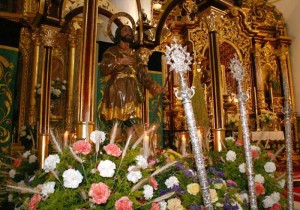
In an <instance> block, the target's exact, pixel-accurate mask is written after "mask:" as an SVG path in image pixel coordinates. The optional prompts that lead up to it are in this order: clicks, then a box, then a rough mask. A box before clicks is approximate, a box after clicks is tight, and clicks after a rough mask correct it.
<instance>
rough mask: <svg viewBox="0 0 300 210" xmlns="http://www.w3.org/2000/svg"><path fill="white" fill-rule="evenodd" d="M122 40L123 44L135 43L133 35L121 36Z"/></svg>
mask: <svg viewBox="0 0 300 210" xmlns="http://www.w3.org/2000/svg"><path fill="white" fill-rule="evenodd" d="M121 40H122V41H123V42H128V43H132V42H133V37H132V36H131V35H127V36H121Z"/></svg>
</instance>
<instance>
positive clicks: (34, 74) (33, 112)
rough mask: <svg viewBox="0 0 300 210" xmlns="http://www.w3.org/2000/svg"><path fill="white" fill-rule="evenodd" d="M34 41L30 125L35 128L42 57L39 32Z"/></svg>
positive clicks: (35, 33)
mask: <svg viewBox="0 0 300 210" xmlns="http://www.w3.org/2000/svg"><path fill="white" fill-rule="evenodd" d="M32 40H33V61H32V76H31V81H32V83H31V87H30V93H29V94H30V101H29V117H28V119H29V124H30V125H32V126H34V125H36V97H35V89H36V84H37V78H38V70H39V57H40V46H41V37H40V34H39V32H34V33H33V34H32Z"/></svg>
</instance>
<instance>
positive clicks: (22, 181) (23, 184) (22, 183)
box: [17, 180, 26, 187]
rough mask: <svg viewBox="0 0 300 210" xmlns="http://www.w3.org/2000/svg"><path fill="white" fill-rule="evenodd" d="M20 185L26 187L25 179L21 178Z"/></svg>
mask: <svg viewBox="0 0 300 210" xmlns="http://www.w3.org/2000/svg"><path fill="white" fill-rule="evenodd" d="M17 185H18V187H26V184H25V182H24V180H21V181H19V182H18V183H17Z"/></svg>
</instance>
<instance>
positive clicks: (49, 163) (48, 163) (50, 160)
mask: <svg viewBox="0 0 300 210" xmlns="http://www.w3.org/2000/svg"><path fill="white" fill-rule="evenodd" d="M57 163H60V159H59V156H58V155H57V154H55V155H49V156H48V157H47V158H46V159H45V162H44V170H45V172H49V171H50V170H54V169H55V168H56V164H57Z"/></svg>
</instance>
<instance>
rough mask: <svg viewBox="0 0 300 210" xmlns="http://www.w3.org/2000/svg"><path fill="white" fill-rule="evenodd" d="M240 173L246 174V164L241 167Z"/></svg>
mask: <svg viewBox="0 0 300 210" xmlns="http://www.w3.org/2000/svg"><path fill="white" fill-rule="evenodd" d="M239 171H240V172H241V173H243V174H244V173H246V163H242V164H241V165H239Z"/></svg>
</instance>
